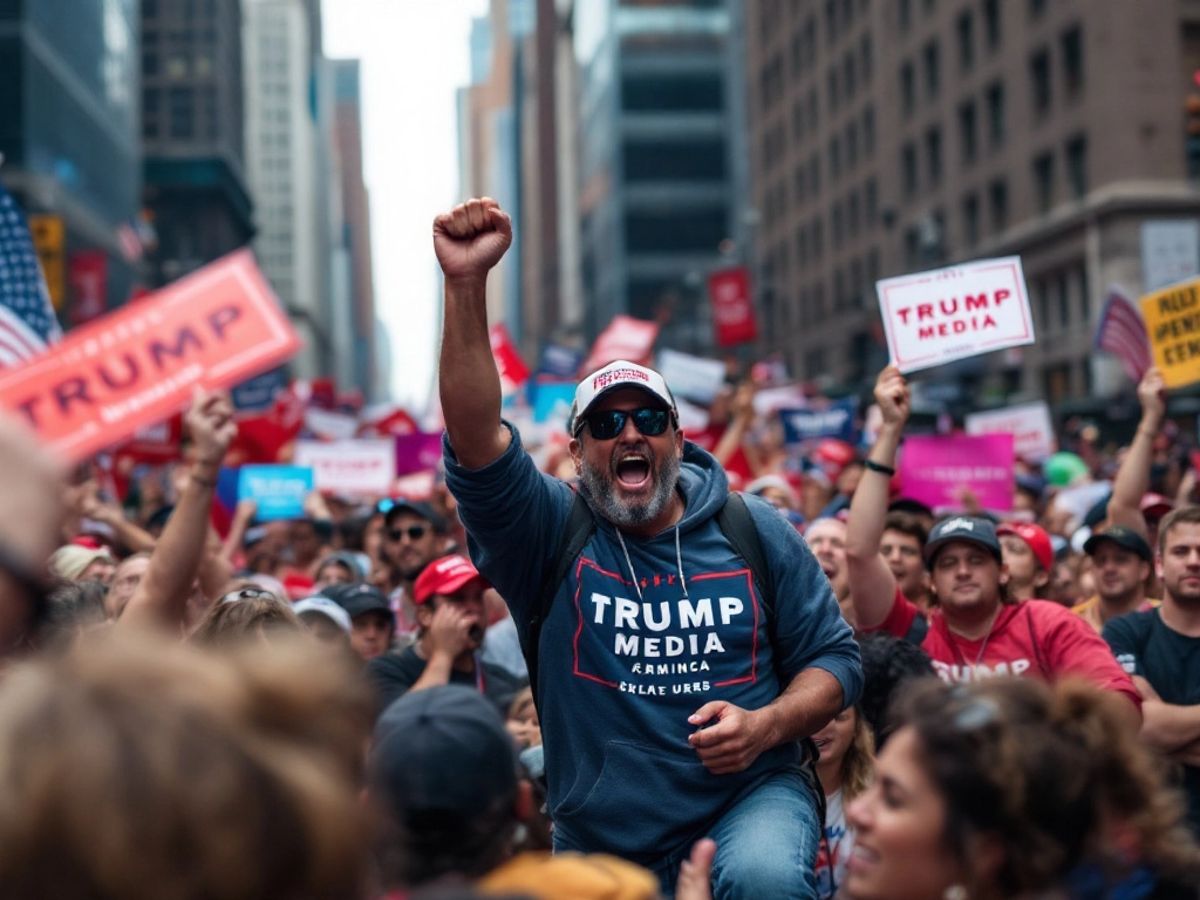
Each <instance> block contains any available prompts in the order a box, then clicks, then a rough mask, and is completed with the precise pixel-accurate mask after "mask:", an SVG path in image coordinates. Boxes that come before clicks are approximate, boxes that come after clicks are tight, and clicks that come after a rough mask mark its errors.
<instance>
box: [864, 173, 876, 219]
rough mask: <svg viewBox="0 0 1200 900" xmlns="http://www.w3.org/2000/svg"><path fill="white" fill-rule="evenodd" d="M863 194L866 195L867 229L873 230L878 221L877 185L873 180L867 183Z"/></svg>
mask: <svg viewBox="0 0 1200 900" xmlns="http://www.w3.org/2000/svg"><path fill="white" fill-rule="evenodd" d="M864 193H865V195H866V207H867V210H866V215H867V227H868V228H873V227H874V226H875V223H876V222H877V221H879V185H878V184H876V182H875V179H874V178H872V179H871V180H870V181H868V182H867V187H866V190H865V191H864Z"/></svg>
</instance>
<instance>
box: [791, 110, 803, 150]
mask: <svg viewBox="0 0 1200 900" xmlns="http://www.w3.org/2000/svg"><path fill="white" fill-rule="evenodd" d="M803 138H804V103H803V102H802V101H800V100H797V101H796V102H795V103H793V104H792V140H793V141H797V142H799V141H800V140H802V139H803Z"/></svg>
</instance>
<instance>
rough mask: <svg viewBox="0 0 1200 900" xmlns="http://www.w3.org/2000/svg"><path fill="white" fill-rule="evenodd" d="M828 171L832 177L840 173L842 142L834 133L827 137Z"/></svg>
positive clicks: (836, 176) (837, 176) (839, 175)
mask: <svg viewBox="0 0 1200 900" xmlns="http://www.w3.org/2000/svg"><path fill="white" fill-rule="evenodd" d="M829 172H830V174H831V175H832V176H833V177H834V179H837V178H839V177H841V174H842V142H841V140H840V139H839V138H838V136H837V135H836V134H835V135H834V136H833V137H831V138H830V139H829Z"/></svg>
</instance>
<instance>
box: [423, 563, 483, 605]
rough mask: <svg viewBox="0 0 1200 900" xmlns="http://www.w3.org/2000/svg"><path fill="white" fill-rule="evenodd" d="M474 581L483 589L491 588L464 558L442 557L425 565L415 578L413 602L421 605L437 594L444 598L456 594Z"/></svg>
mask: <svg viewBox="0 0 1200 900" xmlns="http://www.w3.org/2000/svg"><path fill="white" fill-rule="evenodd" d="M476 580H477V581H479V583H480V584H481V585H483V587H485V588H486V587H491V585H489V584H488V582H487V579H486V578H484V577H483V576H482V575H480V574H479V570H478V569H477V568H475V566H473V565H472V564H471V561H470V560H469V559H467V558H466V557H465V556H459V555H458V554H454V555H453V556H443V557H442V558H441V559H435V560H434V561H433V562H431V563H430V564H429V565H427V566H426V567H425V568H424V569H422V570H421V574H420V575H418V576H417V581H416V583H415V584H414V585H413V602H414V603H417V604H421V603H424V602H425V601H426V600H428V599H429V598H430V597H434V596H437V595H439V594H440V595H442V596H443V597H444V596H447V595H449V594H454V593H457V592H458V591H461V590H462V589H463V588H464V587H466V586H467V585H468V584H470V583H471V582H472V581H476Z"/></svg>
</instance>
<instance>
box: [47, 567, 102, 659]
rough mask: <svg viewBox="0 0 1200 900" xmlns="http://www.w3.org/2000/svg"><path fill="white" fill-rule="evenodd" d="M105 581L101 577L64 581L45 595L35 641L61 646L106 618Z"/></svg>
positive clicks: (53, 646) (53, 647) (57, 647)
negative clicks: (98, 578) (43, 609)
mask: <svg viewBox="0 0 1200 900" xmlns="http://www.w3.org/2000/svg"><path fill="white" fill-rule="evenodd" d="M107 593H108V585H106V584H105V583H104V582H102V581H95V580H92V579H88V580H87V581H65V582H62V583H59V584H56V585H55V586H54V587H53V589H52V590H51V591H50V593H49V594H48V595H47V596H46V607H45V612H44V613H43V615H42V619H41V621H40V622H39V623H38V631H37V643H38V645H39V646H42V647H48V648H51V649H61V648H63V647H65V646H66V645H67V644H69V643H70V642H71V639H72V638H74V637H75V636H76V635H78V634H79V633H80V632H81V631H83V630H84V629H87V628H90V627H92V626H95V625H101V624H103V623H104V622H105V620H106V619H107V618H108V617H107V614H106V613H105V611H104V597H105V595H106V594H107Z"/></svg>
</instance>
